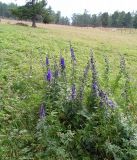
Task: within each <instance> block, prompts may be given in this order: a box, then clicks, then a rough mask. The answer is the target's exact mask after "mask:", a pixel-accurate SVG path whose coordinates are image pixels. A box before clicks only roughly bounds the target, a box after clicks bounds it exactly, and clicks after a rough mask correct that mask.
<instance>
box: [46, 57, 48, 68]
mask: <svg viewBox="0 0 137 160" xmlns="http://www.w3.org/2000/svg"><path fill="white" fill-rule="evenodd" d="M46 66H49V58H48V57H47V56H46Z"/></svg>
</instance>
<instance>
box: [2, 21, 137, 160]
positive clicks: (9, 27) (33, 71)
mask: <svg viewBox="0 0 137 160" xmlns="http://www.w3.org/2000/svg"><path fill="white" fill-rule="evenodd" d="M70 41H71V44H72V47H73V49H74V52H75V56H76V60H77V62H76V70H75V74H76V79H75V82H78V83H79V79H80V78H81V76H82V75H83V71H84V68H85V67H86V65H87V62H88V60H89V57H90V49H92V50H93V52H94V57H95V61H96V68H97V72H98V79H99V82H100V84H101V86H102V88H103V89H104V90H105V91H106V92H109V91H112V90H113V89H114V88H113V87H114V86H115V82H117V75H118V74H119V70H120V69H119V68H120V67H119V66H120V55H123V56H124V57H125V61H126V70H127V72H128V76H129V77H130V78H129V79H130V88H131V92H132V96H131V97H132V101H131V102H130V103H128V106H126V107H127V108H128V109H129V110H130V109H131V110H132V108H133V109H134V113H133V115H134V118H136V105H137V90H136V86H137V81H136V77H137V65H136V63H137V30H134V29H111V28H106V29H104V28H80V27H69V26H59V25H41V26H40V25H38V28H31V27H29V26H28V27H24V26H18V25H14V24H2V23H1V24H0V157H1V158H0V159H1V160H15V159H18V160H25V159H26V160H29V159H30V160H31V159H33V160H46V159H49V160H50V159H51V160H52V159H53V160H54V159H59V160H63V159H64V160H66V159H74V160H75V159H78V160H88V159H91V160H92V159H93V160H94V159H95V160H96V159H97V160H99V159H101V158H99V157H92V156H91V155H92V153H91V155H89V153H87V154H85V152H84V151H81V149H80V148H79V147H78V148H79V152H80V153H78V155H76V153H72V155H71V156H72V157H71V156H70V155H69V154H68V152H67V151H66V150H65V149H64V148H61V145H60V147H59V146H58V144H57V145H56V143H57V142H56V143H55V141H53V142H52V140H53V139H54V138H55V136H53V137H50V135H51V134H53V133H54V132H56V131H57V130H58V134H59V133H60V134H59V137H60V136H61V138H62V139H64V141H65V142H64V141H63V140H62V141H63V142H62V145H64V146H65V145H66V144H67V143H71V138H72V137H73V136H74V135H75V134H76V133H74V131H73V129H70V128H71V127H70V128H69V127H68V128H67V129H64V128H65V127H64V128H63V129H64V130H63V131H62V128H61V125H60V123H59V122H57V121H56V120H55V119H56V118H57V117H58V116H59V115H58V111H57V110H54V105H53V106H52V107H51V108H50V105H51V104H50V103H49V104H48V105H49V107H48V108H47V114H48V115H51V117H50V116H49V118H47V119H48V120H47V121H48V122H46V123H48V124H51V126H52V125H53V124H54V125H55V126H54V125H53V128H50V127H49V126H48V127H47V128H45V130H48V129H49V130H50V133H49V134H48V135H47V137H48V138H49V141H48V140H47V141H46V140H45V141H44V142H43V139H48V138H47V137H46V136H45V137H44V138H41V139H42V141H41V139H40V138H38V137H37V135H39V137H42V136H44V133H45V132H44V131H43V132H44V133H41V132H40V131H41V130H40V131H37V130H38V129H37V128H40V127H41V126H42V125H43V123H42V124H41V122H39V107H40V105H41V103H42V102H43V99H44V95H45V79H44V73H45V72H46V70H45V69H44V68H43V63H45V58H46V55H48V57H49V60H50V64H51V68H53V67H54V65H53V63H54V60H53V57H56V59H57V60H58V62H57V64H58V63H59V57H60V55H62V56H63V57H64V59H65V63H66V77H67V79H68V81H69V82H68V85H69V84H70V86H69V88H71V55H70V46H69V43H70ZM104 56H106V57H107V58H108V61H109V81H108V82H107V84H106V81H105V78H104V72H105V71H104V70H105V61H104ZM43 71H44V73H43ZM90 77H91V73H89V75H88V79H87V85H86V87H87V92H86V94H88V91H89V87H90V85H91V81H90V80H89V79H90ZM124 82H125V81H124V80H123V79H121V80H120V81H119V86H118V87H119V88H117V89H116V91H115V92H114V93H113V94H111V93H110V97H111V98H112V99H113V100H115V101H116V102H117V104H118V106H120V105H121V106H122V105H123V102H124V100H123V99H122V96H121V89H122V87H123V85H122V84H123V83H124ZM106 85H107V86H108V88H107V87H106ZM76 86H77V87H78V86H79V84H78V85H76ZM115 87H117V86H115ZM62 99H63V98H62ZM61 101H62V100H61ZM85 101H86V100H85ZM57 103H59V102H58V101H57ZM60 104H62V103H61V102H60ZM76 105H77V106H78V104H76ZM55 106H56V104H55ZM57 106H59V104H58V105H57ZM52 109H53V110H52ZM52 111H53V112H52ZM54 118H55V119H54ZM38 122H39V124H38ZM56 124H58V128H57V127H56ZM36 126H37V127H36ZM54 127H55V128H54ZM56 129H57V130H56ZM65 131H66V132H65ZM79 132H80V131H79V130H78V133H79ZM46 134H47V133H45V135H46ZM81 134H84V133H83V131H82V133H80V135H81ZM50 138H51V139H50ZM55 139H56V138H55ZM67 139H68V141H67ZM69 139H70V142H69ZM57 141H59V140H57ZM50 142H52V143H51V146H52V147H53V148H52V147H51V148H52V149H53V150H52V149H51V150H50V149H48V147H47V146H46V144H47V143H50ZM43 144H44V145H45V146H44V145H43ZM74 146H75V145H74ZM76 148H77V147H76ZM78 148H77V150H78ZM55 149H58V150H57V153H58V155H56V154H57V153H56V154H55V153H54V151H55ZM59 149H60V150H59ZM47 150H48V155H46V153H45V152H46V151H47ZM69 150H71V148H69ZM112 150H113V148H112ZM117 150H118V149H117ZM43 153H44V154H43ZM52 153H53V154H52ZM102 153H104V152H103V151H102ZM96 154H97V153H96ZM116 154H117V152H116ZM53 155H54V156H55V157H54V156H53ZM81 155H83V157H82V156H81ZM102 155H103V154H102ZM78 157H79V158H78ZM104 157H105V155H104V156H103V158H104ZM106 157H107V158H106V160H111V159H115V160H118V158H115V156H114V158H111V154H110V155H109V153H108V156H106ZM109 157H110V158H109ZM121 157H122V156H121ZM123 157H124V156H123ZM103 158H102V159H103ZM104 159H105V158H104ZM128 159H129V160H133V159H132V158H128ZM128 159H127V158H121V160H128ZM119 160H120V158H119Z"/></svg>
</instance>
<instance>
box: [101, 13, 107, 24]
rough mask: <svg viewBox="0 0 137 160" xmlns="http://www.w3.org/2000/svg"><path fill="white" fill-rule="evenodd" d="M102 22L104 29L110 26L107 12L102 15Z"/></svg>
mask: <svg viewBox="0 0 137 160" xmlns="http://www.w3.org/2000/svg"><path fill="white" fill-rule="evenodd" d="M101 22H102V26H103V27H107V26H108V13H107V12H105V13H103V14H102V15H101Z"/></svg>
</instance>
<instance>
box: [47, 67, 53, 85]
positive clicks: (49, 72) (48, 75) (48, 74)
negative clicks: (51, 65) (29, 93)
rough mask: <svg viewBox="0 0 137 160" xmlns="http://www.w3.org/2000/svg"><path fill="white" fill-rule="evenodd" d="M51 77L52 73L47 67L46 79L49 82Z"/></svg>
mask: <svg viewBox="0 0 137 160" xmlns="http://www.w3.org/2000/svg"><path fill="white" fill-rule="evenodd" d="M51 79H52V73H51V71H50V69H48V73H47V81H49V82H50V81H51Z"/></svg>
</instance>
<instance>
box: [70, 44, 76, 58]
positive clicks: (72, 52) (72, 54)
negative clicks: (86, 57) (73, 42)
mask: <svg viewBox="0 0 137 160" xmlns="http://www.w3.org/2000/svg"><path fill="white" fill-rule="evenodd" d="M70 53H71V58H72V60H73V61H76V57H75V54H74V50H73V48H72V47H70Z"/></svg>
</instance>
